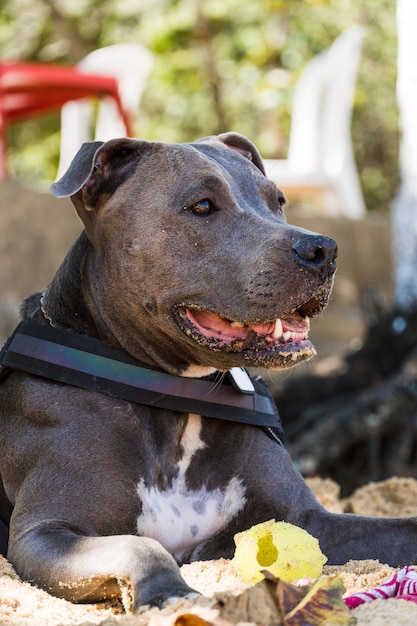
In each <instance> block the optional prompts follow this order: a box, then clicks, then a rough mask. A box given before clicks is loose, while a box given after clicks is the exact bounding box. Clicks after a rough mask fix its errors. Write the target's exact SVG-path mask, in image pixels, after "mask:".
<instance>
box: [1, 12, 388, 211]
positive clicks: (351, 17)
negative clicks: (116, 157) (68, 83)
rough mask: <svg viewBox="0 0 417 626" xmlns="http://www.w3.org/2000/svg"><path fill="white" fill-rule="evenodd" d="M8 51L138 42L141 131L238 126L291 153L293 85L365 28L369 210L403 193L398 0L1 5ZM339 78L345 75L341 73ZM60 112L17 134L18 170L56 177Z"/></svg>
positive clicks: (50, 58)
mask: <svg viewBox="0 0 417 626" xmlns="http://www.w3.org/2000/svg"><path fill="white" fill-rule="evenodd" d="M1 4H2V8H1V12H0V56H1V58H2V59H10V60H32V61H41V62H44V63H54V64H55V63H60V64H61V63H62V64H67V65H74V64H76V63H78V62H79V61H80V60H81V59H82V58H83V57H85V56H86V55H87V54H88V53H89V52H91V51H93V50H95V49H97V48H101V47H104V46H108V45H112V44H117V43H121V42H123V43H127V42H130V43H140V44H142V45H143V46H145V47H146V48H148V49H149V50H150V51H151V52H152V54H153V57H154V65H153V69H152V71H151V73H150V75H149V77H148V80H147V83H146V86H145V90H144V93H143V95H142V99H141V102H140V109H139V111H138V114H137V118H136V120H135V131H136V135H137V136H140V137H146V138H147V139H152V140H158V141H174V142H184V141H192V140H194V139H196V138H198V137H203V136H205V135H209V134H216V133H218V132H224V130H225V129H234V130H236V131H238V132H241V133H243V134H245V135H247V136H248V137H250V138H251V139H252V140H253V141H254V142H255V143H256V144H257V146H258V147H259V149H260V151H261V153H262V154H263V156H264V157H270V158H285V157H286V156H287V151H288V141H289V133H290V123H291V106H292V95H293V89H294V86H295V85H296V83H297V80H298V78H299V76H300V74H301V72H302V70H303V68H304V67H305V65H306V63H307V62H308V61H309V60H310V59H311V58H312V57H314V56H315V55H317V54H319V53H320V52H322V51H323V50H325V49H326V48H328V47H329V46H330V45H331V43H332V42H333V41H334V40H335V39H336V37H337V36H338V35H340V33H341V32H342V31H343V30H345V29H347V28H348V27H349V26H352V25H353V24H360V25H362V26H364V27H365V29H366V36H365V39H364V42H363V52H362V58H361V62H360V67H359V73H358V77H357V85H356V91H355V96H354V108H353V118H352V141H353V146H354V152H355V157H356V161H357V165H358V171H359V175H360V181H361V186H362V189H363V193H364V196H365V200H366V206H367V208H368V210H370V211H374V210H378V211H386V210H387V209H388V208H389V205H390V201H391V199H392V198H393V196H394V194H395V192H396V187H397V171H398V114H397V106H396V95H395V80H396V19H395V2H392V1H390V0H363V1H362V2H356V1H355V0H245V2H244V3H242V2H240V0H153V1H152V2H149V1H146V2H145V1H144V0H74V1H73V2H65V1H64V0H2V3H1ZM341 71H343V70H342V68H341ZM59 129H60V116H59V112H56V113H55V114H53V115H51V116H49V117H48V118H46V119H44V118H42V119H39V120H36V121H33V122H30V123H25V125H24V126H22V125H18V126H13V127H12V128H11V129H10V144H11V169H12V172H13V174H14V175H15V176H16V177H17V178H19V179H20V180H22V181H25V182H30V183H32V184H34V185H39V184H40V183H42V181H45V180H46V181H48V180H50V179H54V178H55V175H56V171H57V164H58V157H59V145H60V139H59Z"/></svg>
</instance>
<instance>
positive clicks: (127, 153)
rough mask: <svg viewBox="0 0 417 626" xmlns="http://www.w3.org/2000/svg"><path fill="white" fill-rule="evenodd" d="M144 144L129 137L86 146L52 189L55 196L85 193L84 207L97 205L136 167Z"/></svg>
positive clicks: (83, 146) (96, 142) (85, 144)
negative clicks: (103, 196) (101, 198)
mask: <svg viewBox="0 0 417 626" xmlns="http://www.w3.org/2000/svg"><path fill="white" fill-rule="evenodd" d="M145 143H146V142H142V141H138V140H137V139H128V138H126V137H123V138H121V139H111V140H110V141H107V142H106V143H104V142H102V141H93V142H91V143H84V144H83V145H82V146H81V148H80V149H79V151H78V152H77V154H76V155H75V157H74V159H73V160H72V162H71V165H70V166H69V168H68V170H67V171H66V172H65V174H64V175H63V176H62V177H61V178H60V180H58V181H57V182H55V183H54V184H53V185H52V186H51V192H52V194H53V195H54V196H56V197H57V198H66V197H68V196H74V195H75V194H77V193H78V192H80V191H81V190H82V198H83V203H84V204H86V205H87V206H86V207H85V208H87V207H88V206H90V207H93V206H95V204H96V203H97V202H98V200H99V198H100V196H102V195H103V194H106V195H107V196H108V195H111V194H112V193H113V192H114V191H115V190H116V188H117V187H119V186H120V184H121V183H122V182H123V181H124V180H126V178H127V177H128V176H129V174H130V173H131V172H132V171H133V169H134V168H136V165H137V160H138V158H139V156H140V153H141V151H142V149H143V145H144V144H145Z"/></svg>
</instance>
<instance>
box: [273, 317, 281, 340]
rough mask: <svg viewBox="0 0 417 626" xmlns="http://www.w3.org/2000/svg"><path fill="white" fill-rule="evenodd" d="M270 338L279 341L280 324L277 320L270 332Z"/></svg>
mask: <svg viewBox="0 0 417 626" xmlns="http://www.w3.org/2000/svg"><path fill="white" fill-rule="evenodd" d="M272 336H273V338H274V339H281V337H282V322H281V320H280V319H279V318H278V319H277V320H275V326H274V330H273V332H272Z"/></svg>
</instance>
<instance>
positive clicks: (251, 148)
mask: <svg viewBox="0 0 417 626" xmlns="http://www.w3.org/2000/svg"><path fill="white" fill-rule="evenodd" d="M217 139H218V140H219V141H222V142H223V143H224V144H226V146H227V147H228V148H232V150H236V151H237V152H240V154H243V156H244V157H246V158H247V159H249V160H250V161H252V162H253V163H254V165H256V167H257V168H258V169H260V170H261V172H262V174H264V175H265V168H264V164H263V163H262V157H261V155H260V153H259V151H258V149H257V148H256V146H255V145H254V144H253V143H252V142H251V141H250V140H249V139H247V138H246V137H244V135H240V134H239V133H233V132H231V133H222V134H221V135H218V136H217Z"/></svg>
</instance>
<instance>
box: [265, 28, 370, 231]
mask: <svg viewBox="0 0 417 626" xmlns="http://www.w3.org/2000/svg"><path fill="white" fill-rule="evenodd" d="M364 36H365V31H364V29H363V28H361V27H360V26H352V27H351V28H349V29H347V30H345V31H344V32H343V33H342V34H341V35H340V36H339V37H338V38H337V39H336V40H335V41H334V42H333V44H332V45H331V46H330V48H328V50H326V51H324V52H323V53H321V54H319V55H318V56H316V57H315V58H313V59H312V60H311V61H310V62H309V63H308V64H307V65H306V67H305V69H304V70H303V72H302V74H301V76H300V78H299V80H298V82H297V84H296V87H295V90H294V100H293V107H292V118H291V131H290V142H289V149H288V159H286V160H279V159H266V160H265V161H264V163H265V169H266V173H267V176H268V177H269V178H271V179H272V180H273V181H274V182H276V184H277V185H278V186H279V187H280V188H281V189H282V190H283V191H284V193H285V194H286V195H287V197H288V199H289V200H290V201H291V200H298V199H300V198H302V197H303V196H306V195H308V194H317V193H319V194H320V200H321V202H322V211H321V212H322V213H323V214H325V215H330V216H332V215H333V216H337V215H343V216H346V217H350V218H356V219H359V218H361V217H363V216H364V215H365V213H366V206H365V202H364V199H363V195H362V189H361V186H360V182H359V176H358V172H357V169H356V164H355V159H354V155H353V149H352V142H351V135H350V125H351V118H352V105H353V97H354V90H355V84H356V75H357V70H358V65H359V60H360V55H361V50H362V41H363V38H364Z"/></svg>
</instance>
